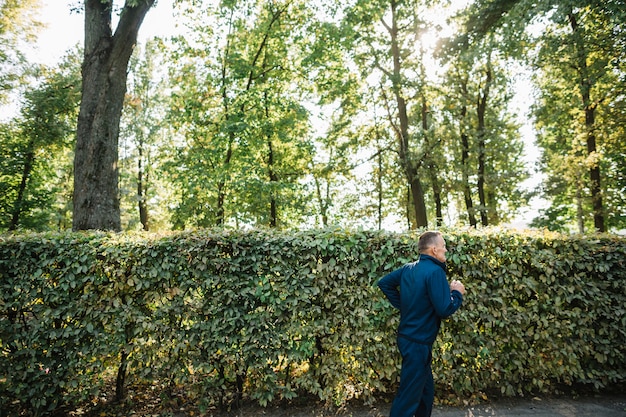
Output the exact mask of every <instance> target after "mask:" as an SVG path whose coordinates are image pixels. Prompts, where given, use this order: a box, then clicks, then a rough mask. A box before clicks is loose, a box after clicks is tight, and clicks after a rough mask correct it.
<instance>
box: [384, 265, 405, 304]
mask: <svg viewBox="0 0 626 417" xmlns="http://www.w3.org/2000/svg"><path fill="white" fill-rule="evenodd" d="M403 269H404V268H399V269H396V270H395V271H393V272H391V273H389V274H387V275H385V276H384V277H382V278H381V279H380V280H379V281H378V288H380V290H381V291H382V292H383V294H385V296H386V297H387V299H388V300H389V302H390V303H391V305H392V306H394V307H395V308H397V309H400V278H401V277H402V270H403Z"/></svg>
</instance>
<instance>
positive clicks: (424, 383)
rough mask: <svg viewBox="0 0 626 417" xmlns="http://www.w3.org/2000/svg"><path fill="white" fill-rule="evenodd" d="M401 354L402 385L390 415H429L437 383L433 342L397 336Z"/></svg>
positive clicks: (402, 416)
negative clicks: (418, 341) (433, 367)
mask: <svg viewBox="0 0 626 417" xmlns="http://www.w3.org/2000/svg"><path fill="white" fill-rule="evenodd" d="M398 348H399V350H400V354H401V355H402V370H401V371H400V388H398V392H397V394H396V398H395V399H394V400H393V404H392V405H391V413H390V414H389V417H430V414H431V413H432V410H433V402H434V400H435V383H434V381H433V372H432V369H431V366H430V363H431V361H432V346H430V345H424V344H420V343H415V342H412V341H410V340H408V339H405V338H403V337H398Z"/></svg>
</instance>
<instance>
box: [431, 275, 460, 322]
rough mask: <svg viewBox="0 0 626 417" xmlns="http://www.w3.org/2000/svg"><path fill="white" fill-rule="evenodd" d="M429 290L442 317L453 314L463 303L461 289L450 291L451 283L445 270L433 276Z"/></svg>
mask: <svg viewBox="0 0 626 417" xmlns="http://www.w3.org/2000/svg"><path fill="white" fill-rule="evenodd" d="M428 290H429V295H430V300H431V302H432V303H433V306H434V307H435V311H436V312H437V315H438V316H439V317H441V318H444V319H445V318H446V317H449V316H451V315H452V314H453V313H454V312H455V311H457V310H458V309H459V308H460V307H461V304H463V295H461V293H460V292H459V291H450V284H449V283H448V280H447V279H446V275H445V273H443V272H442V273H441V274H434V275H433V276H432V277H431V279H430V283H429V286H428Z"/></svg>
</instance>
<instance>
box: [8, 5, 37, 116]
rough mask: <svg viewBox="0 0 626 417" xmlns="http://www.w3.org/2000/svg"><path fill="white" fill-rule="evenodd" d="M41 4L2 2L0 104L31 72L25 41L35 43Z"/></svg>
mask: <svg viewBox="0 0 626 417" xmlns="http://www.w3.org/2000/svg"><path fill="white" fill-rule="evenodd" d="M38 3H39V1H38V0H4V1H2V2H0V104H3V103H4V102H5V101H6V100H7V98H8V95H9V93H10V92H11V90H13V89H14V88H15V87H16V83H17V82H18V81H19V80H20V79H21V78H23V76H24V75H25V74H27V73H28V71H27V68H26V67H25V64H26V62H25V61H26V60H25V57H24V54H23V52H22V46H23V45H22V44H23V43H30V42H33V41H34V40H35V35H36V33H37V31H38V30H39V29H40V28H41V23H40V22H38V21H37V20H36V19H35V17H34V16H33V14H34V13H35V11H36V10H37V6H38Z"/></svg>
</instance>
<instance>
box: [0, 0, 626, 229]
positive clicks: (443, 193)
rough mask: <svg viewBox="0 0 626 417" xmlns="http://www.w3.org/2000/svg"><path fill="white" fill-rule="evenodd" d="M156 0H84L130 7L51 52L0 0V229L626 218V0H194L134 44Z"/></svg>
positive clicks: (27, 20)
mask: <svg viewBox="0 0 626 417" xmlns="http://www.w3.org/2000/svg"><path fill="white" fill-rule="evenodd" d="M153 3H154V2H153V1H146V2H138V1H127V2H126V4H124V5H121V4H116V3H114V2H108V1H104V2H100V1H85V2H84V4H80V3H78V2H77V4H76V7H77V8H78V9H80V11H81V12H82V13H85V14H86V16H88V17H90V18H91V17H92V16H95V15H98V16H100V15H106V13H100V14H97V13H96V12H103V11H107V12H108V13H109V15H108V17H109V18H110V16H111V14H112V15H113V16H116V15H118V14H119V16H120V19H119V21H118V23H117V26H116V27H114V29H115V30H114V31H113V32H111V28H110V27H108V32H107V25H105V24H104V23H106V21H103V22H98V24H97V25H96V24H92V25H88V26H87V28H86V32H85V47H81V48H77V49H76V50H70V51H68V54H67V55H66V56H65V58H64V59H63V60H62V62H60V63H59V64H58V65H57V66H53V67H42V66H39V65H34V64H32V63H29V62H28V61H27V60H26V59H25V58H24V54H23V53H22V52H21V50H22V49H21V48H23V47H24V45H25V44H27V43H28V42H32V40H33V37H34V36H36V28H37V24H36V18H35V17H34V15H33V13H34V12H36V11H37V10H38V9H37V8H38V3H37V1H34V0H30V1H19V2H18V1H9V0H7V1H3V2H2V3H1V5H0V23H1V24H0V41H1V42H2V45H3V46H2V53H0V84H1V85H2V90H1V91H0V98H2V99H3V100H4V102H5V103H7V104H8V106H9V107H11V108H12V110H13V111H12V113H11V114H10V116H7V115H5V117H3V119H2V121H1V122H0V137H1V140H0V154H1V155H2V157H1V159H0V190H1V195H2V199H1V200H0V230H4V231H11V230H18V229H29V230H36V231H45V230H66V229H71V228H73V229H74V230H83V229H104V230H151V231H163V230H182V229H196V228H204V227H212V226H219V227H226V228H234V229H238V228H249V227H257V226H268V227H276V228H283V229H292V228H315V227H326V226H329V225H339V226H342V227H363V228H365V229H391V230H408V229H415V228H420V227H431V228H433V227H440V226H451V227H457V226H462V227H464V226H492V225H502V224H507V222H509V221H510V220H511V219H512V218H514V217H515V215H516V213H518V212H519V210H521V209H523V208H525V207H527V206H528V204H529V202H531V201H533V202H534V204H536V201H537V198H541V199H542V200H544V201H545V202H546V204H545V208H543V209H542V210H541V211H540V212H539V215H538V216H537V217H536V218H535V219H534V220H533V221H532V223H531V225H532V226H536V227H546V228H548V229H551V230H556V231H568V232H572V231H573V232H581V233H582V232H588V231H591V232H593V231H599V232H604V231H619V230H621V229H623V228H624V224H625V221H626V220H625V217H624V196H626V192H625V186H626V175H625V174H626V163H625V162H624V161H625V160H626V159H625V158H624V156H625V154H626V152H625V147H626V140H625V139H626V138H625V131H624V130H625V126H626V107H625V105H624V102H625V101H624V100H625V96H624V92H625V91H626V88H625V86H626V71H625V69H626V57H625V51H626V30H625V22H626V11H625V10H626V7H625V4H624V2H623V1H619V0H612V1H602V2H596V1H592V0H568V1H558V2H556V1H549V0H545V1H544V0H542V1H539V2H536V1H535V2H530V1H526V0H517V1H498V0H492V1H485V0H479V1H476V2H467V3H452V4H449V3H447V2H438V1H423V0H405V1H396V0H355V1H350V2H338V1H331V0H328V1H317V0H316V1H306V0H284V1H283V0H280V1H278V0H277V1H254V0H244V1H224V2H216V1H206V0H203V1H200V0H198V1H194V2H187V1H183V0H180V1H177V2H176V3H175V5H176V7H175V10H174V12H173V15H172V18H173V19H176V20H177V21H179V22H180V23H179V24H180V25H181V26H182V27H184V28H185V30H184V35H181V36H176V37H172V38H155V39H150V40H149V41H147V42H145V43H144V44H139V45H137V47H136V48H135V49H134V52H132V42H130V41H124V42H122V41H120V39H122V35H124V36H128V39H132V35H133V34H132V33H130V32H128V33H129V34H127V32H125V31H124V29H128V28H132V27H133V26H131V24H130V23H133V22H134V23H139V25H136V26H140V23H141V20H140V18H139V16H138V15H139V14H140V13H144V14H145V19H150V10H149V8H150V7H149V6H151V5H152V4H153ZM113 6H114V7H113ZM153 7H160V6H159V5H156V6H153ZM133 13H134V14H133ZM446 16H447V17H448V19H447V20H446V19H444V17H446ZM133 18H134V19H135V20H131V19H133ZM90 21H95V20H93V19H92V20H90ZM100 23H102V24H100ZM109 23H111V20H109ZM109 26H111V25H109ZM135 29H137V27H135ZM139 30H140V29H139ZM134 35H135V36H136V33H135V34H134ZM124 39H126V38H124ZM102 45H111V47H110V48H109V50H106V51H108V52H110V55H106V54H104V53H102V50H98V48H101V47H102ZM129 46H130V47H131V48H130V49H129ZM116 48H117V49H116ZM98 51H100V53H98ZM131 52H132V55H131ZM116 54H117V55H116ZM123 54H126V55H127V56H128V65H127V66H126V65H125V64H124V65H122V64H120V63H119V62H118V61H115V59H117V58H118V56H121V55H123ZM105 55H106V56H109V58H108V59H109V61H106V62H104V60H102V62H100V61H98V60H97V59H96V57H100V56H105ZM98 59H99V58H98ZM116 64H119V65H118V66H116ZM107 65H108V66H107ZM118 67H119V68H118ZM81 68H82V70H81ZM120 68H123V69H126V71H119V75H115V74H118V73H117V72H115V71H118V70H120ZM105 69H106V71H105ZM114 70H115V71H114ZM81 71H82V72H81ZM102 74H108V75H107V76H106V77H100V75H102ZM107 77H108V78H107ZM94 80H96V81H97V80H100V81H98V82H108V84H106V85H104V86H103V87H102V85H101V84H97V83H95V82H94ZM102 80H104V81H102ZM123 81H125V82H123ZM85 83H88V85H87V86H85ZM103 91H112V92H114V93H115V94H117V95H118V96H120V97H122V98H123V103H122V101H120V104H119V105H116V106H117V107H115V106H112V107H115V108H112V109H108V108H105V107H106V106H104V107H102V106H101V107H98V106H97V105H96V104H95V103H99V102H98V101H97V100H99V98H98V97H100V96H102V97H104V96H105V94H104V93H103ZM99 93H100V95H99ZM120 94H121V95H120ZM520 95H526V96H528V97H530V98H531V99H532V107H531V112H530V113H528V114H521V113H520V110H519V109H520V107H519V103H518V102H517V100H518V98H519V97H520ZM100 99H102V98H100ZM114 101H115V100H113V99H107V101H105V102H107V103H112V102H114ZM122 104H123V105H122ZM90 105H93V107H89V106H90ZM118 107H119V108H118ZM98 109H101V110H98ZM7 114H9V113H7ZM79 114H81V116H79ZM98 117H100V119H98ZM96 119H97V120H96ZM92 120H96V122H97V123H96V122H93V123H92V124H91V125H87V123H88V122H89V121H92ZM81 123H82V124H81ZM523 126H529V127H532V131H533V132H534V135H535V137H536V146H537V148H538V151H539V156H538V165H537V166H536V167H535V166H532V165H529V163H528V159H525V156H524V147H525V146H526V147H528V146H529V143H528V138H527V137H524V136H522V132H523V129H522V127H523ZM525 141H526V142H527V143H524V142H525ZM529 178H532V180H531V182H532V187H528V186H527V184H528V179H529ZM524 181H526V183H524ZM524 184H526V185H524ZM531 198H534V199H533V200H531ZM89 210H90V211H89Z"/></svg>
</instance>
